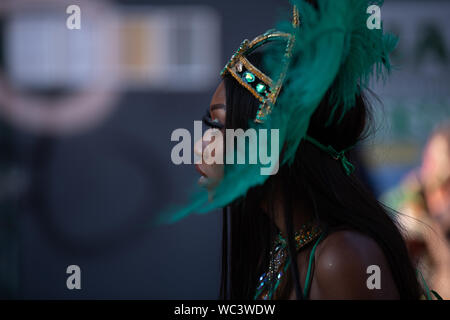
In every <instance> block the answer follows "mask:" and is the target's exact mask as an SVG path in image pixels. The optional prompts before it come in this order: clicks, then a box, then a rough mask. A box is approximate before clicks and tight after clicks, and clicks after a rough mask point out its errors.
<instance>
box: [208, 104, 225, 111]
mask: <svg viewBox="0 0 450 320" xmlns="http://www.w3.org/2000/svg"><path fill="white" fill-rule="evenodd" d="M226 107H227V106H226V105H224V104H222V103H218V104H213V105H211V111H214V110H216V109H226Z"/></svg>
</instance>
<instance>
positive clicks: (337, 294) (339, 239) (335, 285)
mask: <svg viewBox="0 0 450 320" xmlns="http://www.w3.org/2000/svg"><path fill="white" fill-rule="evenodd" d="M315 277H316V279H315V281H316V284H317V288H318V293H319V295H320V297H321V298H322V299H396V298H398V292H397V289H396V285H395V282H394V279H393V277H392V273H391V270H390V267H389V263H388V261H387V259H386V257H385V255H384V253H383V250H382V249H381V248H380V246H379V245H378V244H377V243H376V241H375V240H373V239H372V238H370V237H368V236H366V235H363V234H361V233H359V232H356V231H337V232H334V233H331V234H330V235H328V236H327V237H326V238H325V239H324V240H323V241H322V242H321V243H320V244H319V246H318V247H317V252H316V260H315ZM377 277H378V278H377Z"/></svg>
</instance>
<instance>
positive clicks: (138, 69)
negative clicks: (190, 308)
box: [0, 0, 450, 299]
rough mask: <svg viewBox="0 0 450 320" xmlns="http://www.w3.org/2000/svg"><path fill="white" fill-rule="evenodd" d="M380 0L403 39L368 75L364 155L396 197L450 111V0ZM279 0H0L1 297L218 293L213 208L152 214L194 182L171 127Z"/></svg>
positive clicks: (386, 191) (204, 97) (267, 21)
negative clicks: (377, 74) (369, 131)
mask: <svg viewBox="0 0 450 320" xmlns="http://www.w3.org/2000/svg"><path fill="white" fill-rule="evenodd" d="M385 2H386V3H385V6H384V7H383V8H382V11H381V16H382V19H383V20H384V21H385V28H386V29H387V30H389V31H392V32H394V33H396V34H398V35H399V36H400V43H399V47H398V49H397V50H396V51H395V54H394V57H393V61H394V64H395V66H396V70H395V71H394V74H393V76H392V77H391V78H390V80H389V81H388V82H387V83H386V86H385V87H383V86H381V85H376V86H374V87H373V90H374V91H375V92H376V93H377V94H378V95H379V97H380V98H381V100H382V102H383V105H377V107H376V108H375V118H376V124H377V125H376V130H375V131H374V135H373V136H372V137H371V138H370V139H368V140H367V141H366V143H365V145H364V146H363V148H362V152H361V154H362V156H361V164H360V165H361V166H362V167H363V168H365V172H366V174H367V180H368V182H369V183H370V184H371V186H372V188H373V190H374V192H375V193H376V195H377V196H378V197H380V199H383V201H385V202H386V203H388V204H390V205H392V206H394V207H395V208H401V204H399V203H400V202H401V200H402V199H403V198H401V197H400V198H401V199H400V198H399V196H398V194H399V192H398V190H399V188H400V187H401V186H402V184H403V181H404V179H405V177H407V176H408V175H410V174H411V172H416V171H420V168H421V167H422V163H423V161H422V158H423V157H422V153H423V150H424V148H425V146H426V144H427V141H428V140H429V137H430V135H431V134H432V133H433V132H434V131H433V130H435V128H436V127H437V126H439V125H440V124H442V123H445V121H446V120H450V93H449V84H450V81H449V80H450V72H449V71H450V25H449V24H448V23H447V21H448V14H450V2H449V1H445V0H442V1H439V0H432V1H430V0H427V1H425V0H423V1H419V0H417V1H402V0H388V1H385ZM70 5H77V6H78V7H79V8H80V9H81V12H80V13H81V15H80V17H81V20H80V21H81V24H80V27H81V28H80V29H76V28H75V29H72V28H71V27H70V26H69V25H70V23H68V20H69V21H72V22H73V21H74V20H71V18H70V17H71V16H72V14H74V13H76V11H69V12H66V9H67V8H68V7H69V6H70ZM288 8H289V4H288V1H287V0H286V1H279V0H261V1H255V0H241V1H236V0H227V1H211V0H190V1H186V0H178V1H176V0H139V1H138V0H135V1H125V0H123V1H119V0H116V1H94V0H86V1H75V0H73V1H66V0H2V1H1V4H0V146H1V149H0V298H19V299H80V298H82V299H215V298H217V297H218V289H219V280H220V278H219V277H220V252H221V251H220V240H221V215H220V214H219V213H218V212H216V213H210V214H207V215H193V216H190V217H188V218H186V219H185V220H182V221H181V222H178V223H177V224H174V225H170V226H162V227H158V228H156V227H151V226H150V225H149V221H150V219H151V218H153V217H154V216H155V215H156V214H157V213H159V212H160V211H161V210H163V209H164V208H167V207H168V206H170V205H174V204H182V203H183V201H184V200H186V199H188V197H189V195H190V193H191V191H192V190H193V187H194V186H195V184H196V182H195V181H196V180H197V179H196V177H197V173H196V172H195V170H194V168H193V167H192V166H189V165H180V166H176V165H174V164H173V163H172V161H171V158H170V153H171V149H172V147H173V146H174V144H175V143H174V142H171V141H170V135H171V133H172V131H173V130H175V129H177V128H186V129H188V130H189V131H191V132H193V121H194V120H200V119H201V117H202V115H203V113H204V111H205V108H207V107H208V106H209V103H210V98H211V95H212V93H213V92H214V90H215V88H216V86H217V85H218V83H219V81H220V79H219V72H220V70H221V68H222V67H223V65H224V64H225V63H226V62H227V60H228V59H229V57H230V56H231V55H232V54H233V53H234V51H235V50H236V49H237V48H238V46H239V45H240V43H241V41H242V40H243V39H244V38H249V39H252V38H253V37H255V36H256V35H258V34H260V33H263V32H264V31H266V30H268V29H270V28H272V27H273V26H274V24H275V23H276V21H277V20H278V19H279V18H281V17H283V15H284V14H285V12H286V9H288ZM442 148H444V149H442ZM442 148H441V149H438V151H437V153H438V154H444V153H445V152H448V154H450V151H449V150H450V148H447V149H445V147H442ZM445 150H447V151H445ZM444 162H445V161H444ZM443 167H444V169H443V170H444V171H445V170H447V169H448V168H450V162H449V163H447V164H445V163H444V165H443ZM446 168H447V169H446ZM438 175H439V176H442V175H443V174H442V172H440V173H438ZM449 181H450V180H449ZM449 185H450V184H449ZM421 190H422V189H421ZM449 190H450V189H449ZM422 191H423V190H422ZM422 191H421V192H422ZM448 194H449V195H448V198H446V199H447V200H445V201H447V202H446V203H447V204H449V203H450V200H449V199H450V191H449V192H448ZM399 199H400V200H399ZM445 201H444V202H445ZM401 203H403V202H401ZM449 207H450V206H449ZM445 212H447V211H445ZM447 213H448V214H449V215H450V211H448V212H447ZM424 214H425V215H427V213H424ZM449 229H450V228H449ZM69 265H78V266H80V268H81V286H82V289H81V290H68V289H67V287H66V279H67V277H68V274H66V269H67V267H68V266H69ZM449 266H450V264H449ZM449 281H450V280H449ZM449 284H450V282H449Z"/></svg>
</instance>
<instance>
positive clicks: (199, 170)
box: [195, 164, 207, 177]
mask: <svg viewBox="0 0 450 320" xmlns="http://www.w3.org/2000/svg"><path fill="white" fill-rule="evenodd" d="M195 169H196V170H197V172H198V173H200V175H201V176H203V177H207V176H206V174H205V173H204V172H203V171H202V170H201V169H200V166H199V165H198V164H196V165H195Z"/></svg>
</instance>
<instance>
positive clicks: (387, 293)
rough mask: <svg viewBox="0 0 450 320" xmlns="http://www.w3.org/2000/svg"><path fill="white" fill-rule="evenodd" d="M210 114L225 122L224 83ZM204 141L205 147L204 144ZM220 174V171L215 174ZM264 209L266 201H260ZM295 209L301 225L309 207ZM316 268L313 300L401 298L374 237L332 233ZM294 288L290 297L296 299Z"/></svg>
mask: <svg viewBox="0 0 450 320" xmlns="http://www.w3.org/2000/svg"><path fill="white" fill-rule="evenodd" d="M210 115H211V119H212V120H216V121H218V122H219V123H221V124H223V125H224V124H225V119H226V95H225V86H224V83H223V82H221V83H220V85H219V86H218V88H217V90H216V92H215V93H214V95H213V97H212V100H211V106H210ZM204 146H205V145H204V143H203V147H204ZM201 169H202V171H204V172H205V173H209V172H211V173H212V172H214V171H215V170H216V171H217V170H222V169H221V168H220V167H219V166H215V165H210V166H208V167H206V166H203V167H201ZM216 175H217V174H216ZM261 206H262V208H264V204H261ZM296 207H297V208H299V209H298V210H296V211H295V212H294V225H295V227H296V228H298V227H299V226H300V225H301V224H302V223H304V222H306V221H307V220H309V217H310V216H311V215H310V214H309V213H308V208H306V207H302V206H301V205H299V206H297V205H296ZM282 210H283V209H282V207H281V206H277V208H276V211H277V212H276V214H275V219H274V223H275V224H276V225H277V227H278V228H279V229H280V230H281V231H282V232H283V233H285V224H284V220H283V218H282V217H283V216H284V215H283V214H282ZM311 248H312V245H310V246H309V247H308V248H305V249H304V250H301V251H300V252H299V253H298V255H297V264H298V268H299V275H300V279H301V285H302V288H303V287H304V285H305V279H306V273H307V266H308V262H309V254H310V252H311ZM370 265H377V266H379V268H380V276H381V289H373V290H370V289H368V288H367V284H366V282H367V279H368V278H369V277H370V275H371V274H368V273H367V267H369V266H370ZM314 266H315V270H314V276H313V277H312V281H311V287H310V294H309V298H310V299H318V300H319V299H320V300H324V299H367V300H372V299H399V294H398V291H397V288H396V285H395V282H394V279H393V277H392V273H391V270H390V268H389V264H388V262H387V260H386V257H385V255H384V254H383V252H382V250H381V248H380V247H379V246H378V244H377V243H376V242H375V241H374V240H373V239H371V238H369V237H367V236H365V235H363V234H360V233H358V232H356V231H352V230H348V231H338V232H334V233H331V234H329V235H328V236H327V237H326V238H325V239H323V240H322V241H321V242H320V243H319V245H318V246H317V249H316V254H315V264H314ZM294 292H295V291H294V290H293V291H292V293H291V295H290V299H295V293H294Z"/></svg>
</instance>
